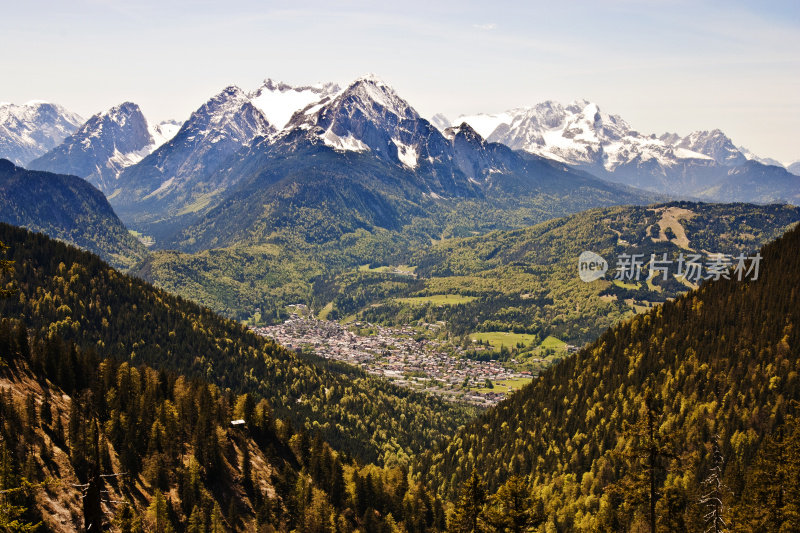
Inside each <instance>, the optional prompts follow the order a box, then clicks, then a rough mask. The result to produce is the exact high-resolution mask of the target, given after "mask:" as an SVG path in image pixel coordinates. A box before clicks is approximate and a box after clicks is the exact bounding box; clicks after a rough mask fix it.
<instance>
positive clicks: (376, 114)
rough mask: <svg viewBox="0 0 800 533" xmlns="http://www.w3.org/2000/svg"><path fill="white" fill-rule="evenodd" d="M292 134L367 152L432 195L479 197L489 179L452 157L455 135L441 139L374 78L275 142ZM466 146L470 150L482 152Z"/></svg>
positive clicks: (314, 111)
mask: <svg viewBox="0 0 800 533" xmlns="http://www.w3.org/2000/svg"><path fill="white" fill-rule="evenodd" d="M297 132H301V133H302V134H303V135H304V136H305V137H307V138H310V139H314V140H315V141H318V142H322V143H323V144H324V145H326V146H328V147H330V148H333V149H334V150H338V151H344V152H347V151H352V152H370V153H371V155H374V156H376V157H378V158H380V159H382V160H384V161H389V162H391V163H393V164H396V165H398V166H400V167H402V168H403V169H405V170H409V171H413V172H415V173H416V174H417V177H418V178H419V177H424V180H422V181H423V182H424V185H423V189H427V190H426V191H425V192H426V194H429V195H432V196H433V197H441V196H472V195H475V194H478V190H479V189H478V188H477V185H479V184H481V183H482V182H483V181H485V180H486V179H490V178H491V177H492V173H490V172H489V171H488V167H487V168H483V169H481V171H479V172H476V167H474V165H473V164H472V162H468V161H469V160H470V159H472V158H471V157H456V152H457V149H456V145H457V144H458V143H460V142H461V138H460V137H459V138H458V140H457V139H456V138H457V137H458V135H456V133H457V132H455V133H452V132H451V133H452V134H451V135H450V136H446V135H444V134H443V133H442V132H440V131H439V130H438V129H437V128H436V127H435V126H434V125H433V124H431V123H430V122H429V121H428V120H426V119H424V118H422V117H421V116H420V115H419V113H418V112H417V111H416V110H415V109H414V108H413V107H412V106H411V104H409V103H408V102H407V101H406V100H404V99H403V98H401V97H400V96H399V95H398V94H397V93H396V91H395V90H394V88H392V87H391V86H390V85H389V84H387V83H385V82H384V81H382V80H381V79H379V78H377V77H375V76H374V75H367V76H363V77H361V78H358V79H356V80H355V81H354V82H352V83H351V84H350V85H348V86H347V87H346V88H345V89H344V90H343V91H342V92H341V93H339V94H338V95H336V96H335V98H332V99H328V100H327V101H326V100H322V101H320V102H318V103H317V104H315V105H310V106H308V107H307V108H306V109H304V110H302V111H300V112H298V113H296V114H295V115H294V117H293V118H292V120H291V121H290V122H289V124H288V125H287V127H286V130H285V131H284V132H283V133H281V134H280V135H279V136H278V137H277V138H276V140H275V141H274V142H278V143H280V142H281V139H282V138H291V137H293V136H297V134H298V133H297ZM465 134H466V132H465ZM481 141H483V139H481ZM471 146H472V150H473V151H474V150H483V149H485V145H474V144H473V145H471ZM454 163H455V164H454ZM462 164H463V165H462ZM465 178H468V179H465Z"/></svg>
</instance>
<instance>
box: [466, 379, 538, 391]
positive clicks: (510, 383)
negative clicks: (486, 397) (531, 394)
mask: <svg viewBox="0 0 800 533" xmlns="http://www.w3.org/2000/svg"><path fill="white" fill-rule="evenodd" d="M530 381H531V378H516V379H502V380H499V381H495V382H494V383H493V384H494V388H493V389H489V388H487V387H470V388H471V389H472V390H474V391H477V392H483V393H486V392H497V393H505V394H508V393H510V392H513V391H515V390H519V389H521V388H522V387H523V386H525V385H526V384H528V383H530Z"/></svg>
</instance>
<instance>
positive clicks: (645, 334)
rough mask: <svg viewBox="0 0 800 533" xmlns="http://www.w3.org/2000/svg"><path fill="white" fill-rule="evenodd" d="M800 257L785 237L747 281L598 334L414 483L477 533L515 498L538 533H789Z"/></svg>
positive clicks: (798, 457)
mask: <svg viewBox="0 0 800 533" xmlns="http://www.w3.org/2000/svg"><path fill="white" fill-rule="evenodd" d="M798 249H800V228H795V229H793V230H791V231H789V232H788V233H787V234H786V235H784V236H783V237H781V238H780V239H779V240H777V241H776V242H774V243H771V244H769V245H767V246H765V247H764V248H763V249H762V251H761V255H762V256H763V259H762V260H761V272H760V275H759V277H758V279H757V280H755V281H753V280H749V281H746V280H743V281H738V280H736V279H735V278H734V279H731V280H726V279H721V280H719V281H710V282H706V283H704V284H703V285H702V286H701V287H700V288H699V289H698V290H694V291H691V292H690V293H688V294H687V295H685V296H682V297H680V298H678V299H677V300H675V301H669V302H666V303H664V304H663V305H662V306H659V307H657V308H655V309H653V310H651V311H649V312H647V313H645V314H641V315H637V316H636V317H634V318H632V319H631V320H630V321H627V322H625V323H622V324H620V325H618V326H616V327H614V328H612V329H609V330H608V331H607V332H605V333H604V334H603V335H602V336H600V338H598V339H597V340H596V341H595V342H593V343H592V344H591V345H590V346H588V347H587V348H585V349H583V350H581V351H580V352H579V353H578V354H576V355H575V356H573V357H570V358H567V359H565V360H564V361H563V362H561V363H560V364H558V365H555V366H553V367H551V368H550V369H548V370H547V371H545V372H544V373H542V375H541V376H540V377H539V378H538V379H536V380H534V381H533V382H532V383H531V384H530V385H528V386H527V387H525V388H523V389H522V390H521V391H520V392H519V393H517V394H514V395H513V396H511V397H510V398H509V399H508V400H506V401H504V402H502V403H500V404H499V405H498V406H497V407H496V408H493V409H491V410H489V411H487V412H486V413H484V414H483V415H481V416H480V417H479V418H478V419H476V420H475V421H474V422H472V423H470V424H469V425H468V426H467V427H466V428H465V429H464V430H463V431H461V432H459V434H458V435H457V436H456V437H454V438H453V439H450V440H449V441H447V442H446V443H444V444H443V445H441V446H438V447H437V448H435V449H434V450H432V451H430V452H429V453H426V454H424V455H423V456H421V458H420V460H419V461H418V463H417V466H416V472H417V476H418V477H419V478H420V479H425V480H427V481H429V482H430V483H431V484H433V485H436V486H440V487H441V493H442V494H443V495H447V496H448V497H458V498H459V502H460V503H459V505H460V508H461V510H462V515H463V516H466V517H472V518H473V519H474V522H473V523H481V524H487V523H488V522H489V515H488V514H487V512H486V510H485V509H484V507H483V505H482V502H483V501H485V493H484V492H483V490H486V489H488V491H489V493H490V494H491V493H493V492H495V491H498V489H502V491H505V492H506V493H507V492H508V491H509V490H512V489H513V490H515V491H517V492H516V493H517V494H521V495H522V496H523V498H522V500H520V502H521V503H520V513H522V514H521V515H520V516H522V517H523V519H524V521H525V523H533V522H536V523H538V524H540V525H541V528H544V529H541V530H545V529H546V530H547V531H648V530H649V529H648V523H649V522H650V521H651V519H652V520H654V521H655V522H657V524H658V526H657V527H658V530H659V531H706V530H708V528H709V527H711V531H715V529H714V528H713V526H714V524H715V523H716V526H720V524H721V523H722V522H719V521H718V520H722V521H724V523H727V524H728V525H729V526H730V529H731V530H735V531H754V532H755V531H797V530H800V513H798V512H797V509H798V508H800V490H798V487H800V482H798V481H799V480H800V422H798V416H800V412H799V411H798V407H800V405H799V404H798V401H800V382H798V379H799V378H798V376H799V375H800V352H799V351H798V350H800V331H799V330H798V325H800V305H798V299H800V254H798V252H797V251H798ZM478 476H480V477H482V480H481V479H480V478H479V477H478ZM516 476H519V477H516ZM483 483H485V485H484V484H483ZM520 484H522V486H523V488H522V489H520ZM469 502H472V503H469ZM523 504H524V505H523ZM651 506H652V507H651ZM523 511H524V512H523ZM708 513H710V514H708ZM487 527H488V526H487ZM720 527H721V526H720ZM722 529H725V528H722ZM722 529H716V531H720V530H722Z"/></svg>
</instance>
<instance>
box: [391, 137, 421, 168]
mask: <svg viewBox="0 0 800 533" xmlns="http://www.w3.org/2000/svg"><path fill="white" fill-rule="evenodd" d="M392 142H393V143H394V144H395V146H397V158H398V159H399V160H400V162H401V163H403V164H404V165H405V166H407V167H408V168H411V169H414V168H417V158H418V157H419V154H417V149H416V148H415V147H414V146H409V145H407V144H404V143H403V142H401V141H400V140H399V139H392Z"/></svg>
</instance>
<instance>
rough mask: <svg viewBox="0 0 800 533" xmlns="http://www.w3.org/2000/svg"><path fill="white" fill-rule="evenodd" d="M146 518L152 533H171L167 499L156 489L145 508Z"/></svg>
mask: <svg viewBox="0 0 800 533" xmlns="http://www.w3.org/2000/svg"><path fill="white" fill-rule="evenodd" d="M147 518H148V522H149V524H150V530H151V531H152V532H153V533H171V532H172V531H173V528H172V524H171V523H170V519H169V511H168V509H167V499H166V498H164V495H163V494H162V493H161V491H160V490H158V489H156V490H155V491H154V492H153V498H152V500H150V505H149V506H148V507H147Z"/></svg>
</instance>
